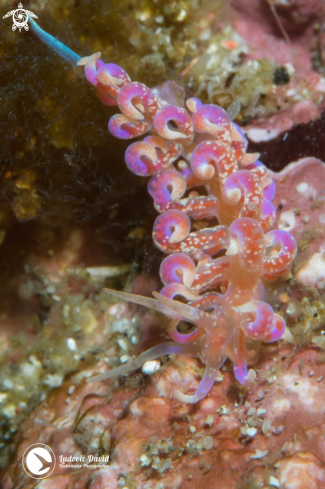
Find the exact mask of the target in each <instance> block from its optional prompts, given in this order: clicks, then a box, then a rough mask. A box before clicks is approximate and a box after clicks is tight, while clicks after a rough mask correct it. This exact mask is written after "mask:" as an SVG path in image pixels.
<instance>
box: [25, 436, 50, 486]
mask: <svg viewBox="0 0 325 489" xmlns="http://www.w3.org/2000/svg"><path fill="white" fill-rule="evenodd" d="M55 463H56V460H55V455H54V452H53V450H52V448H50V447H48V446H47V445H44V443H35V444H34V445H30V446H29V447H28V448H27V449H26V450H25V453H24V455H23V467H24V470H25V472H26V474H27V475H29V477H33V479H45V477H48V476H49V475H51V474H52V472H53V470H54V467H55Z"/></svg>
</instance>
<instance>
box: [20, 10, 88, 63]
mask: <svg viewBox="0 0 325 489" xmlns="http://www.w3.org/2000/svg"><path fill="white" fill-rule="evenodd" d="M28 22H29V25H30V28H31V30H32V31H33V32H34V34H36V36H37V37H39V39H40V40H41V41H42V42H44V44H46V45H47V46H48V47H49V48H51V49H53V51H55V52H56V53H57V54H58V55H59V56H61V58H64V59H65V60H66V61H68V62H69V63H71V65H72V67H73V68H76V67H77V64H78V61H80V60H81V56H79V55H78V54H76V53H75V52H74V51H72V50H71V49H69V48H68V47H67V46H65V45H64V44H62V42H60V41H58V40H57V39H55V37H53V36H51V34H48V33H47V32H45V31H43V29H41V28H40V26H39V25H38V24H37V23H36V22H35V20H33V19H32V18H31V17H28Z"/></svg>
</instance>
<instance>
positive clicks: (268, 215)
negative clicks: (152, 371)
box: [31, 22, 296, 403]
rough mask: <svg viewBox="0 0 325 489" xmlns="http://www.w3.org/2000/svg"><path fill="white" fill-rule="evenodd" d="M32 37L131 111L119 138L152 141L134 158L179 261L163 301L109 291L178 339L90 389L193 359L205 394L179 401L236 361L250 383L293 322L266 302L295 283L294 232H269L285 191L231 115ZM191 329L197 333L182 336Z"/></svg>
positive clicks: (170, 268)
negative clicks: (280, 281)
mask: <svg viewBox="0 0 325 489" xmlns="http://www.w3.org/2000/svg"><path fill="white" fill-rule="evenodd" d="M31 27H32V29H33V30H34V32H36V34H37V35H39V37H40V38H41V39H42V40H44V41H45V42H47V44H49V45H50V46H51V47H54V49H56V50H57V51H58V52H59V54H61V55H62V51H63V56H64V57H65V58H66V59H68V60H69V61H71V62H73V63H77V65H79V66H84V69H85V76H86V78H87V79H88V81H89V82H90V83H92V84H93V85H94V86H95V88H96V89H97V92H98V96H99V98H100V100H101V101H102V102H103V103H105V104H107V105H118V106H119V108H120V110H121V112H122V113H121V114H117V115H114V116H113V117H112V118H111V119H110V121H109V125H108V128H109V131H110V132H111V133H112V134H113V135H114V136H116V137H117V138H120V139H131V138H135V137H139V136H143V135H144V134H146V133H148V132H150V133H151V135H150V136H147V137H146V138H145V139H144V140H143V141H137V142H135V143H133V144H131V145H130V147H129V148H128V150H127V151H126V157H125V159H126V164H127V166H128V168H129V169H130V170H131V171H133V172H134V173H135V174H137V175H142V176H150V177H151V179H150V180H149V185H148V190H149V193H150V195H151V196H152V197H153V199H154V203H155V207H156V209H157V211H158V212H160V215H159V216H158V217H157V219H156V221H155V224H154V229H153V239H154V241H155V243H156V245H157V247H158V248H159V249H160V250H162V251H163V252H164V253H166V254H168V256H167V257H166V258H165V259H164V261H163V262H162V264H161V268H160V276H161V280H162V282H163V283H164V287H163V289H162V290H161V291H160V293H156V292H154V293H153V295H154V297H155V299H150V298H147V297H142V296H137V295H133V294H126V293H122V292H117V291H113V290H109V291H108V292H109V293H110V294H111V295H114V296H116V297H119V298H121V299H125V300H128V301H131V302H135V303H137V304H142V305H144V306H146V307H150V308H153V309H155V310H158V311H160V312H162V313H164V314H165V315H166V316H167V317H169V318H170V319H171V321H170V323H169V327H168V333H169V335H170V337H171V338H172V341H168V342H166V343H163V344H160V345H158V346H156V347H153V348H151V349H150V350H148V351H147V352H145V353H142V354H141V355H140V356H139V357H138V358H137V359H136V360H134V361H132V362H130V363H128V364H127V365H122V366H120V367H118V368H116V369H113V370H111V371H109V372H107V373H104V374H101V375H99V376H97V377H93V378H92V379H88V381H95V380H103V379H108V378H112V377H114V376H116V375H120V374H125V373H127V372H130V371H132V370H134V369H136V368H139V367H141V366H142V364H143V363H144V362H145V361H147V360H152V359H155V358H158V357H160V356H162V355H169V354H182V355H189V356H192V357H198V358H200V359H201V360H202V362H203V363H204V364H205V365H206V369H205V373H204V376H203V378H202V380H201V383H200V385H199V387H198V389H197V391H196V392H195V393H194V394H184V393H182V392H180V391H176V392H175V397H176V398H177V399H179V400H180V401H184V402H188V403H195V402H197V401H199V400H200V399H202V398H203V397H205V396H206V394H207V393H208V392H209V390H210V389H211V387H212V385H213V383H214V381H215V378H216V376H217V373H218V370H219V369H220V367H221V366H222V364H223V363H224V361H225V359H226V357H230V358H231V360H232V361H233V363H234V372H235V376H236V378H237V380H238V381H239V382H240V383H241V384H243V385H245V386H247V385H250V384H251V382H252V381H254V379H255V372H254V370H252V369H250V370H248V365H249V364H253V363H254V361H256V358H257V350H258V347H259V343H260V341H261V340H262V341H266V342H272V341H276V340H278V339H279V338H281V336H282V335H283V334H284V331H285V322H284V320H283V319H282V317H281V316H279V315H278V314H275V313H274V312H273V309H272V307H271V306H270V305H268V304H267V303H266V302H263V300H262V299H263V280H267V281H274V280H276V279H277V278H278V277H280V276H282V275H285V274H287V273H288V271H289V270H290V268H291V264H292V261H293V259H294V258H295V255H296V242H295V240H294V238H293V237H292V236H291V234H290V233H288V232H286V231H283V230H272V231H270V228H271V227H272V225H273V223H274V220H275V210H274V207H273V205H272V203H271V201H272V199H273V197H274V193H275V184H274V182H273V181H272V180H271V179H270V178H269V177H268V176H267V175H266V173H267V170H266V167H265V166H264V165H263V164H262V163H261V162H259V161H258V160H257V158H258V155H256V154H247V153H246V149H247V140H246V138H245V136H244V135H243V133H242V131H241V130H240V128H239V127H238V126H237V125H236V124H235V123H233V122H232V121H231V120H230V118H229V116H228V114H227V112H226V111H225V110H223V109H222V108H221V107H218V106H216V105H210V104H208V105H203V104H202V103H201V102H200V101H199V100H198V99H196V98H190V99H188V100H187V102H186V106H187V108H183V107H179V106H176V105H169V104H168V103H167V102H166V101H165V100H163V99H162V98H159V97H158V96H157V95H156V94H155V93H154V92H153V91H151V90H150V89H149V88H148V87H146V86H145V85H143V84H142V83H134V82H131V81H130V78H129V76H128V75H127V73H126V72H125V71H124V70H123V69H122V68H121V67H119V66H117V65H115V64H112V63H108V64H104V62H103V61H101V60H100V53H96V54H94V55H92V56H89V57H86V58H83V59H81V58H80V57H79V56H77V55H75V54H74V53H72V52H70V50H68V49H67V48H66V47H63V48H58V45H57V43H58V41H55V43H56V45H55V46H53V45H52V44H54V42H53V43H52V44H51V41H49V37H50V36H48V34H46V36H48V37H47V39H45V38H44V35H42V32H43V31H41V30H40V28H39V27H38V26H37V25H36V24H35V22H32V25H31ZM60 49H61V51H60ZM67 52H68V54H67ZM71 53H72V55H71ZM179 157H181V158H182V159H180V160H179ZM174 165H175V166H174ZM192 188H195V189H196V190H195V191H192V190H191V189H192ZM202 219H211V220H214V221H215V223H213V225H212V226H211V227H206V228H204V229H199V230H194V231H193V230H192V229H193V221H195V220H202ZM216 219H217V221H216ZM177 298H182V301H185V302H186V303H184V302H180V301H179V300H176V299H177ZM181 321H187V322H190V323H192V324H193V325H194V329H193V330H192V331H191V332H189V333H182V332H181V331H180V330H179V329H178V325H179V323H180V322H181Z"/></svg>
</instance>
